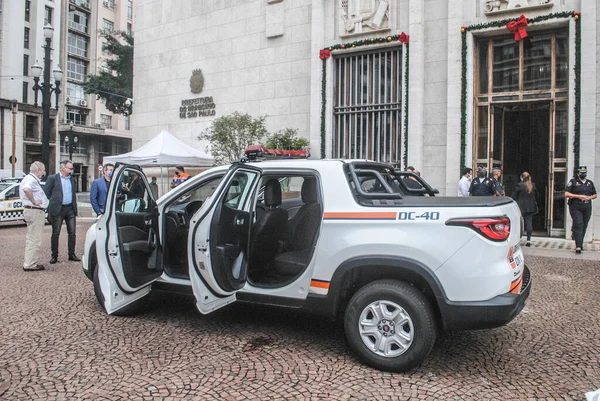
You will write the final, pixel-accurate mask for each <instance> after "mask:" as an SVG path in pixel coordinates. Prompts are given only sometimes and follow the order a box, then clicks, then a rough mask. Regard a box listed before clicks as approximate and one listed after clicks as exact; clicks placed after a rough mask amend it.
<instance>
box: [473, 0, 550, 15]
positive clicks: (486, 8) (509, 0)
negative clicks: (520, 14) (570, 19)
mask: <svg viewBox="0 0 600 401" xmlns="http://www.w3.org/2000/svg"><path fill="white" fill-rule="evenodd" d="M481 2H482V3H483V12H484V14H492V13H498V12H505V11H506V12H508V11H521V10H525V9H528V8H542V7H552V5H553V3H554V0H481Z"/></svg>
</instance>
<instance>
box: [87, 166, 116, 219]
mask: <svg viewBox="0 0 600 401" xmlns="http://www.w3.org/2000/svg"><path fill="white" fill-rule="evenodd" d="M114 168H115V167H114V166H113V165H112V164H111V163H106V164H105V165H104V167H103V168H102V177H100V178H98V179H97V180H94V182H93V183H92V189H91V190H90V203H91V204H92V209H94V212H96V215H97V216H100V215H101V214H104V207H105V206H106V193H107V192H108V186H109V185H110V179H111V178H112V174H113V170H114Z"/></svg>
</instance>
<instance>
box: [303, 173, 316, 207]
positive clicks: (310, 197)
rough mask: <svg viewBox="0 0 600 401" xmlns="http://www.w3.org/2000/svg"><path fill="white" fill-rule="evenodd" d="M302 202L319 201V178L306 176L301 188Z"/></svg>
mask: <svg viewBox="0 0 600 401" xmlns="http://www.w3.org/2000/svg"><path fill="white" fill-rule="evenodd" d="M301 195H302V202H304V203H317V202H318V201H319V199H318V198H317V180H315V179H314V178H305V179H304V182H303V183H302V189H301Z"/></svg>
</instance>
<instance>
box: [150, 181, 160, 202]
mask: <svg viewBox="0 0 600 401" xmlns="http://www.w3.org/2000/svg"><path fill="white" fill-rule="evenodd" d="M149 185H150V191H152V196H153V197H154V199H155V200H156V199H158V184H157V183H156V177H152V181H150V184H149Z"/></svg>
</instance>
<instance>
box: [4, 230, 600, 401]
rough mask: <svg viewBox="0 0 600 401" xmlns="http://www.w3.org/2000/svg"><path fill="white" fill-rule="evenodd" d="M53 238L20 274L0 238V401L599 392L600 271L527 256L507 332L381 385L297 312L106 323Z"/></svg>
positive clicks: (16, 241) (336, 334)
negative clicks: (36, 266)
mask: <svg viewBox="0 0 600 401" xmlns="http://www.w3.org/2000/svg"><path fill="white" fill-rule="evenodd" d="M88 226H89V222H82V221H81V220H80V221H79V223H78V227H77V230H78V233H79V235H78V251H79V253H81V250H82V246H83V239H84V233H85V231H86V229H87V227H88ZM65 234H66V231H64V232H63V235H62V236H61V255H60V257H62V261H63V262H60V263H58V264H56V265H47V267H48V269H47V270H46V271H40V272H23V270H22V269H21V266H22V265H21V263H22V254H23V240H24V236H25V227H24V226H21V225H8V226H1V227H0V235H1V238H2V241H3V244H2V250H1V251H0V305H2V306H1V311H2V312H1V314H0V339H1V340H0V399H1V400H10V401H13V400H175V399H186V400H192V399H198V400H216V399H224V400H267V399H273V400H289V399H314V400H364V399H369V400H371V399H373V400H374V399H377V400H408V399H410V400H420V399H422V400H429V399H442V400H470V399H476V400H488V399H494V400H529V399H531V400H534V399H536V400H540V399H542V400H549V399H573V400H582V399H585V395H584V394H585V393H586V392H589V391H592V390H595V389H598V388H600V351H599V350H600V329H599V323H598V322H599V320H600V266H599V263H598V261H593V260H581V259H558V258H548V257H539V256H531V257H528V258H526V262H527V263H528V264H529V266H530V268H531V270H532V274H533V280H534V281H533V290H532V294H531V297H530V300H529V302H528V304H527V306H526V308H525V309H524V310H523V312H522V314H521V315H519V316H518V317H517V319H516V320H515V321H513V322H511V323H510V324H509V325H508V326H506V327H503V328H499V329H494V330H486V331H473V332H454V333H446V334H445V335H444V336H443V337H441V338H440V339H439V340H438V342H437V344H436V346H435V348H434V350H433V352H432V353H431V354H430V356H429V357H428V358H427V359H426V361H425V362H424V363H423V364H422V366H421V367H419V368H418V369H416V370H414V371H412V372H410V373H408V374H392V373H384V372H379V371H376V370H373V369H371V368H368V367H366V366H364V365H362V364H360V363H359V362H358V361H357V360H356V359H355V357H354V356H353V354H352V353H351V352H350V351H349V349H348V347H347V345H346V343H345V340H344V335H343V327H342V325H341V324H340V323H334V322H331V321H330V320H328V319H324V318H315V317H312V316H307V315H304V314H300V313H297V312H289V311H286V310H281V309H270V308H265V307H256V306H254V307H252V306H250V305H247V306H244V305H233V306H231V307H228V308H226V309H225V310H223V311H220V312H216V313H214V314H212V315H209V316H202V315H200V314H199V313H197V312H196V310H195V308H194V305H193V303H192V301H191V300H190V299H189V298H187V297H183V296H175V295H165V294H160V295H157V294H155V295H153V296H152V298H151V301H150V305H149V308H148V310H147V311H146V312H144V313H142V314H140V315H138V316H135V317H132V318H119V317H111V316H107V315H106V314H105V313H104V312H103V311H102V310H101V309H100V307H99V306H98V304H97V303H96V299H95V297H94V293H93V289H92V283H91V282H89V281H88V280H87V279H86V278H85V276H84V275H83V273H82V272H81V267H80V264H79V263H73V262H64V260H65V256H66V255H65V254H66V235H65ZM49 236H50V227H49V226H47V227H46V228H45V238H44V246H43V249H49V242H50V240H49ZM63 249H64V250H63ZM548 252H551V251H548ZM49 256H50V255H49V252H46V253H45V255H44V260H43V262H45V261H46V260H47V259H49ZM59 260H61V259H60V258H59Z"/></svg>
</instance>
